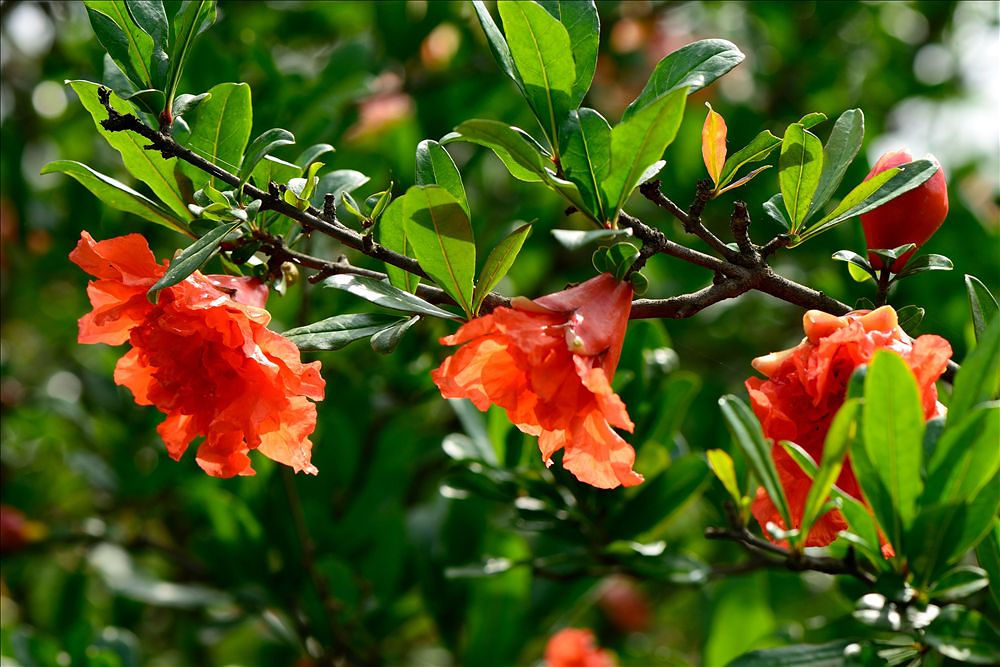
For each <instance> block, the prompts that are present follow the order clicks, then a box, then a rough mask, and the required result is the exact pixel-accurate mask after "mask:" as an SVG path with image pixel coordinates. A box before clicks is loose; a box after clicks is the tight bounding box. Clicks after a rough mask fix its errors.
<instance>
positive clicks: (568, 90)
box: [497, 0, 576, 155]
mask: <svg viewBox="0 0 1000 667" xmlns="http://www.w3.org/2000/svg"><path fill="white" fill-rule="evenodd" d="M497 8H498V9H499V11H500V18H501V20H502V21H503V27H504V32H505V34H506V36H507V45H508V46H509V47H510V54H511V57H512V58H513V59H514V64H515V65H516V67H517V71H518V73H519V74H520V75H521V81H522V82H523V84H524V94H525V97H526V98H527V100H528V104H529V105H531V108H532V110H533V111H534V112H535V116H537V117H538V121H539V123H541V126H542V129H543V130H544V132H545V135H546V136H547V137H548V138H549V142H550V143H551V144H552V147H553V149H555V153H556V155H559V139H558V132H559V127H560V126H561V125H562V123H563V121H564V120H565V119H566V116H567V115H568V114H569V111H570V109H572V108H573V107H574V106H575V105H574V104H573V102H572V92H573V86H574V82H575V81H576V66H575V65H574V63H573V46H572V44H571V43H570V38H569V33H568V32H567V31H566V27H565V26H563V24H562V23H560V22H559V20H558V19H556V18H555V17H553V16H552V15H551V14H549V13H548V12H547V11H545V10H544V9H543V8H542V7H541V6H540V5H537V4H535V3H533V2H517V1H516V0H499V2H498V3H497Z"/></svg>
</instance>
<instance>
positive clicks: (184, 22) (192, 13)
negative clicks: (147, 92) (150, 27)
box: [164, 0, 215, 102]
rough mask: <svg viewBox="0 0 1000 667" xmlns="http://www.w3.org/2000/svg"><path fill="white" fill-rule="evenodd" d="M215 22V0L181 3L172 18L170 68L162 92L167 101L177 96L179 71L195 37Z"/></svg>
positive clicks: (180, 71)
mask: <svg viewBox="0 0 1000 667" xmlns="http://www.w3.org/2000/svg"><path fill="white" fill-rule="evenodd" d="M213 23H215V0H188V1H187V2H184V3H182V4H181V6H180V8H179V9H178V10H177V14H176V15H175V16H174V20H173V26H172V27H173V35H172V36H171V40H170V68H169V69H168V70H167V83H166V87H165V88H164V92H165V93H166V95H167V101H168V102H170V101H172V100H173V99H174V98H175V97H176V96H177V87H178V85H179V84H180V80H181V73H182V72H183V71H184V65H185V63H186V62H187V57H188V54H190V52H191V47H192V46H193V45H194V41H195V38H196V37H197V36H198V35H200V34H201V33H202V32H204V31H205V30H207V29H208V28H209V27H211V25H212V24H213Z"/></svg>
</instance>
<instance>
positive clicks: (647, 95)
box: [622, 39, 746, 122]
mask: <svg viewBox="0 0 1000 667" xmlns="http://www.w3.org/2000/svg"><path fill="white" fill-rule="evenodd" d="M744 58H746V56H745V55H743V52H742V51H740V50H739V49H738V48H737V47H736V45H735V44H733V43H732V42H727V41H726V40H724V39H703V40H700V41H697V42H693V43H691V44H688V45H687V46H683V47H681V48H679V49H677V50H676V51H674V52H673V53H671V54H669V55H668V56H667V57H665V58H664V59H663V60H661V61H660V62H659V63H658V64H657V65H656V68H655V69H654V70H653V74H652V75H651V76H650V77H649V81H648V82H647V83H646V86H645V87H644V88H643V89H642V92H641V93H639V97H637V98H635V101H634V102H632V104H630V105H628V108H627V109H625V113H624V114H623V115H622V122H625V121H626V120H628V119H629V118H631V117H632V116H634V115H635V114H637V113H638V112H639V111H641V110H643V109H645V108H646V107H647V106H649V105H650V104H652V103H653V102H654V101H655V100H656V99H658V98H659V97H662V96H663V95H665V94H666V93H669V92H670V91H673V90H677V89H679V88H687V89H688V90H687V94H688V95H690V94H691V93H694V92H697V91H699V90H701V89H702V88H704V87H705V86H707V85H709V84H710V83H712V82H713V81H715V80H716V79H718V78H719V77H720V76H722V75H723V74H725V73H726V72H728V71H729V70H731V69H732V68H734V67H736V66H737V65H739V64H740V63H741V62H743V59H744Z"/></svg>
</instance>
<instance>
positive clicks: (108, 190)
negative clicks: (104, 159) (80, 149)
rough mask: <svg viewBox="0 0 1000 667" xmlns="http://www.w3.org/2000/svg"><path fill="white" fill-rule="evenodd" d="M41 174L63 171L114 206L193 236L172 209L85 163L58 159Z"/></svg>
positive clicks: (185, 223) (43, 169)
mask: <svg viewBox="0 0 1000 667" xmlns="http://www.w3.org/2000/svg"><path fill="white" fill-rule="evenodd" d="M41 173H43V174H55V173H61V174H67V175H69V176H72V177H73V178H75V179H76V180H77V181H79V182H80V183H81V184H82V185H83V186H84V187H86V188H87V189H88V190H90V191H91V192H92V193H93V194H94V195H95V196H96V197H97V198H98V199H100V200H101V201H102V202H104V203H105V204H107V205H108V206H111V207H112V208H116V209H118V210H119V211H125V212H126V213H131V214H133V215H137V216H139V217H140V218H143V219H145V220H149V221H150V222H155V223H156V224H158V225H163V226H164V227H167V228H169V229H172V230H174V231H175V232H180V233H181V234H187V235H188V236H190V235H191V231H190V229H188V225H187V222H186V221H185V220H181V219H179V218H178V217H177V216H175V215H174V214H173V213H172V212H171V211H169V210H167V209H165V208H164V207H163V206H161V205H160V204H159V203H157V202H155V201H153V200H152V199H150V198H149V197H147V196H146V195H144V194H142V193H139V192H136V191H135V190H133V189H132V188H130V187H129V186H127V185H125V184H124V183H121V182H120V181H116V180H115V179H113V178H111V177H110V176H108V175H106V174H102V173H101V172H99V171H95V170H93V169H91V168H90V167H88V166H87V165H85V164H82V163H80V162H75V161H73V160H56V161H55V162H50V163H48V164H47V165H45V166H44V167H43V168H42V171H41Z"/></svg>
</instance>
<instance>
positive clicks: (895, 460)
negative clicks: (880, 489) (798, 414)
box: [863, 350, 924, 549]
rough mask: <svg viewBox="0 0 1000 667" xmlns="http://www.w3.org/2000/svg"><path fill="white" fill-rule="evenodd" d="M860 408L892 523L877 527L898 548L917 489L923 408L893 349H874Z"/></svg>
mask: <svg viewBox="0 0 1000 667" xmlns="http://www.w3.org/2000/svg"><path fill="white" fill-rule="evenodd" d="M863 412H864V427H863V433H864V448H865V451H866V452H867V454H868V457H869V459H870V460H871V462H872V464H873V465H874V466H875V470H876V471H877V473H878V475H879V479H880V480H881V481H882V484H883V485H884V487H885V489H886V491H887V492H888V494H889V497H890V498H891V500H892V506H893V510H894V514H893V522H892V524H891V525H883V526H882V529H883V530H884V531H885V533H886V537H887V538H888V539H889V542H891V543H892V544H893V546H895V547H896V548H897V549H899V545H900V544H902V540H901V538H902V535H903V533H904V531H905V530H906V528H908V527H909V526H910V524H911V523H912V522H913V518H914V516H915V515H916V511H917V498H918V497H919V496H920V493H921V491H922V490H923V480H922V479H921V475H920V468H921V459H922V452H923V447H922V446H921V442H922V440H923V436H924V411H923V407H922V406H921V402H920V392H919V390H918V389H917V382H916V379H915V378H914V377H913V372H912V371H910V368H909V367H908V366H907V365H906V362H905V361H903V359H902V358H901V357H900V356H899V355H898V354H896V353H894V352H890V351H886V350H879V351H877V352H876V353H875V357H874V359H873V360H872V363H871V364H870V365H869V367H868V375H867V377H865V399H864V411H863Z"/></svg>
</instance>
